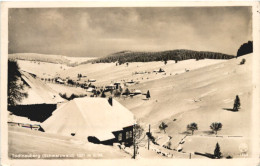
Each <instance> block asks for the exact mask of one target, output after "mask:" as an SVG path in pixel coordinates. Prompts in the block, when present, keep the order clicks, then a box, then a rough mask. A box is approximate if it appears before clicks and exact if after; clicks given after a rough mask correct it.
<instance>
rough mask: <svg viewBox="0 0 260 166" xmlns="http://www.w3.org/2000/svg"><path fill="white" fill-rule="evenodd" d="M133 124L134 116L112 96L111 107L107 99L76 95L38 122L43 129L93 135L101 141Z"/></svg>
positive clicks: (83, 135)
mask: <svg viewBox="0 0 260 166" xmlns="http://www.w3.org/2000/svg"><path fill="white" fill-rule="evenodd" d="M134 123H135V121H134V115H133V114H132V113H131V112H130V111H129V110H128V109H126V108H125V107H124V106H122V105H121V104H120V103H119V102H118V101H116V100H115V99H113V104H112V106H111V105H110V104H109V103H108V100H107V99H106V98H90V97H84V98H76V99H74V100H72V101H70V102H68V103H67V104H64V105H63V106H61V107H60V108H58V109H57V110H55V111H54V112H53V115H52V116H51V117H50V118H49V119H47V120H46V121H45V122H43V124H42V125H41V126H42V128H43V129H44V130H45V131H46V132H50V133H57V134H61V135H67V136H68V135H71V133H75V136H78V137H82V138H87V137H88V136H95V137H97V138H98V139H99V140H100V141H104V140H109V139H113V138H115V137H114V135H113V134H112V132H113V131H119V130H123V128H124V127H128V126H132V125H133V124H134Z"/></svg>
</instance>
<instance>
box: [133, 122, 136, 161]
mask: <svg viewBox="0 0 260 166" xmlns="http://www.w3.org/2000/svg"><path fill="white" fill-rule="evenodd" d="M135 132H136V130H135V124H134V128H133V138H134V140H133V141H134V142H133V144H134V156H133V158H134V159H135V153H136V151H135V148H136V140H135V139H136V133H135Z"/></svg>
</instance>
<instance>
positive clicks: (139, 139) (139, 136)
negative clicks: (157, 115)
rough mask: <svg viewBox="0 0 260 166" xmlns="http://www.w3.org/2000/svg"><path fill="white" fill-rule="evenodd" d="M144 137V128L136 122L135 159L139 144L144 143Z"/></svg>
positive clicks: (134, 130) (134, 128)
mask: <svg viewBox="0 0 260 166" xmlns="http://www.w3.org/2000/svg"><path fill="white" fill-rule="evenodd" d="M144 138H145V133H144V129H143V128H142V127H141V126H140V125H139V124H135V125H134V127H133V147H134V153H133V159H135V158H136V156H137V154H138V149H139V146H142V144H143V143H144Z"/></svg>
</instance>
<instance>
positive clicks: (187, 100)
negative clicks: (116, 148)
mask: <svg viewBox="0 0 260 166" xmlns="http://www.w3.org/2000/svg"><path fill="white" fill-rule="evenodd" d="M242 58H245V59H246V63H245V64H244V65H239V63H240V61H241V60H242ZM18 62H19V65H20V68H21V69H22V70H25V71H28V72H31V73H34V74H37V75H40V76H44V75H47V76H55V75H59V76H60V77H61V78H66V77H70V78H73V79H75V80H76V79H77V75H78V74H82V75H85V76H87V77H86V78H82V79H81V80H80V81H81V82H84V81H87V80H88V79H96V82H95V83H93V84H94V85H97V86H105V85H109V84H110V83H111V82H116V81H119V82H122V83H123V82H124V81H125V82H127V81H131V80H133V81H134V82H135V84H133V85H129V87H128V88H129V89H130V90H133V89H138V90H141V91H142V93H146V92H147V90H149V91H150V94H151V98H150V99H149V100H144V99H145V96H144V95H137V96H134V97H133V98H130V97H129V98H117V100H118V101H119V102H120V103H121V104H122V105H124V106H125V107H127V108H128V109H129V110H130V111H131V112H133V113H134V115H135V117H136V118H137V119H138V120H140V121H141V122H142V123H143V124H144V125H143V126H144V128H145V130H146V131H147V126H148V124H151V126H152V128H151V130H152V134H153V135H154V136H156V138H160V139H158V143H159V144H160V145H163V144H164V143H165V141H167V138H168V136H171V137H172V139H171V142H172V147H173V148H176V146H177V145H178V143H179V141H180V140H181V139H182V138H183V137H184V136H185V134H186V133H185V132H186V126H187V124H189V123H191V122H196V123H197V124H198V130H197V131H195V132H194V135H193V136H188V137H187V138H186V142H185V143H184V144H183V151H184V152H186V153H185V154H182V153H179V152H176V151H174V152H172V153H173V154H174V156H175V157H173V158H188V157H189V153H192V154H193V153H194V152H201V153H213V151H214V148H215V145H216V143H217V142H219V144H220V147H221V150H223V151H222V153H223V155H224V156H228V155H231V156H233V157H235V158H237V157H241V156H240V149H239V146H240V145H241V144H246V145H248V146H250V129H251V123H250V121H251V111H252V106H251V101H252V82H251V80H252V78H251V76H252V54H249V55H246V56H242V57H239V58H237V59H231V60H209V59H205V60H199V61H196V60H185V61H180V62H178V63H175V62H174V61H168V63H167V64H166V65H165V64H164V63H163V62H147V63H139V62H138V63H137V62H135V63H129V65H128V66H127V65H126V64H123V65H120V66H116V64H115V63H99V64H84V65H79V66H76V67H65V66H62V65H60V64H49V63H45V64H44V63H43V62H41V63H40V64H37V63H33V62H29V61H18ZM159 68H162V69H163V70H165V72H164V73H156V72H153V71H154V70H159ZM188 70H189V71H188ZM136 72H137V73H139V74H136ZM44 73H45V74H44ZM47 85H48V86H50V87H51V88H52V89H53V90H56V92H64V93H65V92H66V93H68V94H70V93H72V92H74V93H75V94H76V93H77V94H80V93H81V92H82V93H85V91H84V90H83V89H81V88H75V87H73V88H75V89H73V88H72V87H70V88H68V87H67V86H65V85H58V84H52V83H47ZM236 95H239V97H240V101H241V109H240V110H239V111H238V112H232V111H228V109H231V108H233V102H234V99H235V96H236ZM162 121H163V122H165V123H166V124H167V125H168V127H167V128H166V133H165V134H164V133H163V132H160V131H159V128H158V126H159V124H160V123H161V122H162ZM212 122H221V123H222V124H223V128H222V130H221V131H219V132H218V136H220V137H216V136H215V135H214V134H210V128H209V126H210V124H211V123H212ZM10 132H11V133H10ZM10 132H9V136H10V139H9V142H10V145H11V147H12V148H11V150H12V151H15V152H18V151H19V150H20V151H21V150H22V149H23V147H25V145H21V143H22V141H19V139H17V138H16V136H19V137H21V139H31V136H24V135H23V134H21V133H24V132H26V133H27V131H23V130H21V131H20V130H19V131H17V132H16V131H15V132H12V130H10ZM30 134H31V135H34V134H36V133H30ZM36 135H38V133H37V134H36ZM40 135H42V137H48V138H50V139H58V140H59V139H61V138H59V137H58V136H56V135H48V136H47V135H44V133H41V134H40ZM19 137H18V138H19ZM28 137H29V138H28ZM40 140H42V141H43V142H44V145H45V143H46V141H47V140H48V139H46V141H45V139H44V138H41V139H40ZM34 141H35V142H34V144H35V147H36V148H34V149H35V150H36V151H44V152H46V151H47V152H48V149H47V148H45V147H43V146H42V145H41V144H39V140H34ZM54 142H55V141H54ZM57 142H58V141H57ZM57 142H56V143H54V146H55V147H57V149H58V147H59V146H61V149H62V150H64V151H67V150H68V149H70V148H72V149H73V148H75V149H74V150H75V151H77V150H79V149H81V150H82V147H80V148H79V149H77V148H76V147H75V145H74V144H73V143H71V142H66V144H65V145H64V144H63V143H61V144H62V145H59V143H57ZM34 144H33V145H34ZM36 145H37V146H36ZM27 146H29V147H31V146H30V145H26V147H27ZM32 147H33V146H32ZM95 148H96V149H98V150H99V149H101V148H100V147H99V146H97V147H95ZM102 148H103V146H102ZM161 148H162V147H161ZM51 149H54V148H51ZM108 149H109V148H108ZM164 150H166V149H164ZM79 151H80V150H79ZM166 151H169V150H166ZM55 152H57V153H58V151H55ZM55 152H53V153H55ZM121 153H122V152H119V154H118V155H117V152H115V153H114V154H115V155H114V156H113V157H112V158H114V157H115V158H117V157H119V158H122V157H124V155H122V154H121ZM142 153H143V155H142ZM248 153H249V155H250V150H249V151H248ZM111 155H113V154H111ZM151 156H152V157H155V156H158V157H161V156H160V155H158V154H157V153H153V152H152V153H151V152H147V149H146V148H144V147H143V148H140V157H144V158H150V157H151ZM110 157H111V156H107V158H110ZM127 157H128V158H130V157H129V156H127ZM196 157H198V158H201V156H200V157H199V156H196V155H192V158H196Z"/></svg>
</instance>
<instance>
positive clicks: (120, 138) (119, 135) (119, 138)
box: [118, 133, 122, 141]
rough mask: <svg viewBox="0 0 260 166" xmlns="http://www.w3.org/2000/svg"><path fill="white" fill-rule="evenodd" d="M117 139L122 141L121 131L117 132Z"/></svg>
mask: <svg viewBox="0 0 260 166" xmlns="http://www.w3.org/2000/svg"><path fill="white" fill-rule="evenodd" d="M118 141H122V133H119V134H118Z"/></svg>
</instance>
